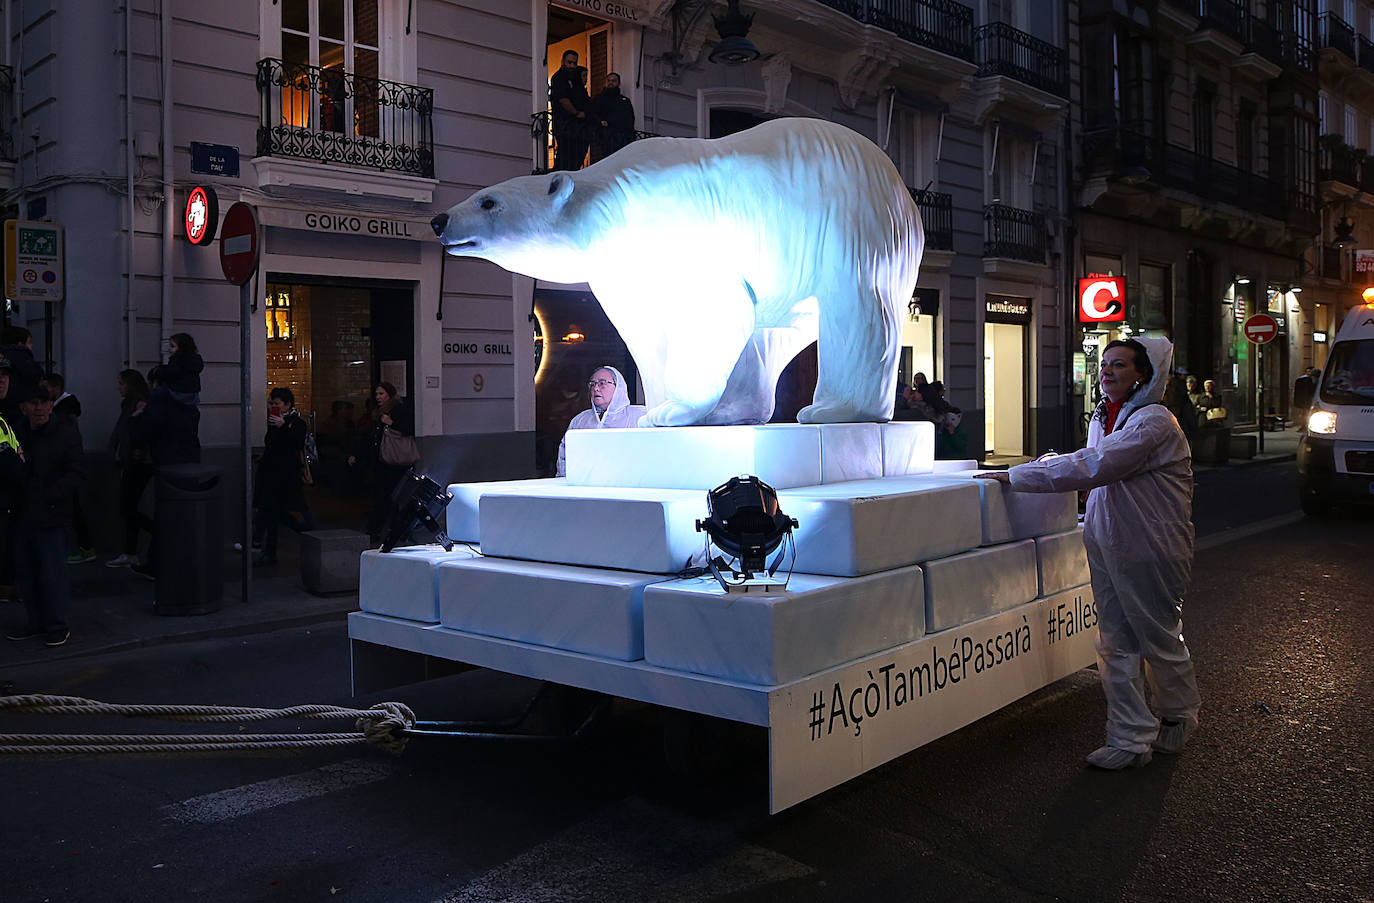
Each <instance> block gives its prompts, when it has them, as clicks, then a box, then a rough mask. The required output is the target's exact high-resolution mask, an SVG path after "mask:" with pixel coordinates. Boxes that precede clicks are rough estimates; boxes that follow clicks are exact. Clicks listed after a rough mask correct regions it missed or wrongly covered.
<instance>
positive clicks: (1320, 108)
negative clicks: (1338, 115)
mask: <svg viewBox="0 0 1374 903" xmlns="http://www.w3.org/2000/svg"><path fill="white" fill-rule="evenodd" d="M1329 106H1330V104H1329V103H1328V100H1327V96H1326V92H1325V91H1322V92H1321V93H1320V94H1318V95H1317V133H1318V134H1321V135H1329V134H1331V120H1330V118H1329V117H1328V116H1327V107H1329Z"/></svg>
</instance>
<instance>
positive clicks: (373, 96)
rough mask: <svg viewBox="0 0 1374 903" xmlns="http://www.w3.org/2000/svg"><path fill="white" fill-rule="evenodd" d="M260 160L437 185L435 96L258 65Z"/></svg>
mask: <svg viewBox="0 0 1374 903" xmlns="http://www.w3.org/2000/svg"><path fill="white" fill-rule="evenodd" d="M258 98H259V101H260V105H259V108H260V116H259V120H258V149H257V153H258V156H259V157H291V158H296V159H300V160H311V161H315V162H318V163H329V164H342V165H345V166H357V167H361V168H366V169H376V170H380V171H383V172H391V173H400V174H404V175H408V176H418V177H421V178H425V179H432V178H434V120H433V111H434V90H433V89H432V88H421V87H417V86H415V85H404V84H400V83H399V82H390V81H386V80H384V79H379V78H372V77H370V76H366V75H358V74H356V73H352V72H344V71H341V70H339V69H321V68H320V67H318V66H305V65H300V64H297V63H283V62H282V61H281V60H277V59H264V60H259V61H258Z"/></svg>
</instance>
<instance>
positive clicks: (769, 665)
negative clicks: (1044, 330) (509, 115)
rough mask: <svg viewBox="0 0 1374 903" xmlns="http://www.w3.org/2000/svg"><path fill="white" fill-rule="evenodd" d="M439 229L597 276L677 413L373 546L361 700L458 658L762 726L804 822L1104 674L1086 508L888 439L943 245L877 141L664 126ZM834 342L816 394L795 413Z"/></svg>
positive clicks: (800, 124)
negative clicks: (1069, 681) (929, 749)
mask: <svg viewBox="0 0 1374 903" xmlns="http://www.w3.org/2000/svg"><path fill="white" fill-rule="evenodd" d="M433 225H434V229H435V231H436V232H437V233H438V234H439V236H440V239H441V240H442V241H443V243H444V244H445V246H446V247H447V249H448V252H449V253H450V254H454V255H459V256H475V257H482V258H485V259H488V260H492V261H494V262H496V263H498V264H500V265H502V266H504V267H506V268H507V269H510V270H512V271H513V272H518V273H521V274H524V275H529V276H534V277H536V278H540V279H550V280H556V281H560V282H586V283H587V284H588V285H589V286H590V287H591V288H592V290H593V291H594V292H595V294H596V296H597V298H598V299H599V300H600V301H601V303H602V305H603V307H604V309H605V311H606V314H607V316H608V317H609V318H610V320H611V322H612V323H614V325H615V326H616V329H617V330H618V331H619V332H620V333H621V335H622V336H623V337H624V339H625V342H626V345H627V346H628V347H629V349H630V351H631V352H632V354H633V355H634V357H635V361H636V364H637V365H638V366H639V368H640V371H641V374H642V377H643V381H644V394H645V401H646V403H647V405H648V413H647V414H646V415H645V416H644V418H643V419H642V420H641V424H640V426H641V428H639V429H594V430H593V429H589V430H573V431H570V432H569V433H568V435H567V476H566V477H565V478H558V479H544V480H519V481H511V482H505V483H473V484H458V485H454V486H452V487H449V489H450V492H451V493H452V496H453V498H452V501H451V502H449V503H448V510H447V532H448V536H449V538H451V539H452V540H454V541H456V542H458V543H462V544H463V545H455V546H454V547H453V548H452V549H451V550H445V548H444V547H443V546H440V545H433V546H421V547H407V548H402V549H397V550H395V551H391V552H379V551H370V552H366V553H364V556H363V561H362V579H361V586H360V605H361V608H362V611H360V612H355V613H354V614H352V615H351V616H350V621H349V631H350V637H351V641H352V648H353V674H354V689H355V692H359V693H362V692H370V691H373V690H378V689H382V688H384V687H387V686H394V685H397V684H399V683H404V682H409V681H414V680H419V679H423V678H424V677H426V676H428V675H430V674H431V673H436V672H432V671H431V670H430V665H431V664H433V662H434V660H440V661H448V662H462V663H465V664H470V665H477V666H481V667H487V668H493V669H496V670H499V671H504V672H508V673H512V674H519V675H524V676H528V677H533V678H537V679H541V680H546V681H550V682H553V683H557V684H564V685H568V686H573V687H581V688H585V689H588V690H594V691H598V692H602V693H607V694H610V695H613V696H617V697H623V698H628V699H636V700H641V701H644V702H648V703H653V704H657V705H662V706H668V707H672V708H676V709H682V710H686V711H691V712H697V713H701V714H705V715H711V716H716V717H720V718H726V719H730V720H734V721H740V722H745V723H748V724H753V725H759V726H762V727H765V728H767V729H768V734H769V748H770V775H771V777H770V809H771V811H773V812H777V811H780V810H782V809H784V808H786V807H788V806H791V805H794V804H795V803H798V802H800V801H802V800H804V799H807V798H808V797H810V796H813V795H815V794H817V793H819V792H821V791H823V790H826V789H828V788H830V787H833V786H835V785H837V784H839V783H841V782H843V781H845V780H848V779H849V778H851V777H854V776H855V775H858V774H861V773H862V772H864V771H867V770H868V769H871V768H873V767H876V766H877V765H880V764H882V763H884V762H887V761H889V760H891V759H893V758H895V757H897V756H899V755H901V754H903V753H905V752H907V751H909V750H911V749H914V748H915V747H917V746H919V745H921V744H923V743H926V742H929V741H931V740H933V739H935V738H937V737H940V736H942V735H944V734H947V733H949V732H950V731H953V730H956V729H958V728H960V727H962V726H964V725H966V724H968V723H970V722H972V721H974V720H977V719H978V718H981V717H983V716H984V715H987V714H988V713H990V712H992V711H995V710H996V709H998V708H1000V707H1002V706H1004V705H1006V704H1007V703H1010V702H1012V701H1014V700H1016V699H1018V698H1020V697H1022V696H1024V695H1026V694H1027V693H1030V692H1033V691H1034V690H1037V689H1039V688H1041V687H1043V686H1045V685H1047V684H1049V683H1051V682H1053V681H1055V680H1058V679H1059V678H1061V677H1064V676H1066V675H1068V674H1070V673H1072V672H1074V671H1076V670H1078V669H1080V668H1082V667H1084V666H1086V665H1088V664H1089V663H1090V662H1091V661H1092V660H1093V642H1092V636H1093V633H1094V631H1093V629H1092V628H1093V627H1094V626H1095V623H1096V613H1095V606H1094V602H1093V598H1092V592H1091V589H1090V587H1089V586H1088V585H1087V583H1088V566H1087V559H1086V555H1085V553H1084V549H1083V542H1082V536H1081V532H1080V531H1079V529H1078V526H1077V503H1076V499H1075V497H1074V495H1073V494H1072V493H1060V494H1046V495H1035V494H1016V493H1013V492H1011V491H1010V489H1008V488H1006V487H1003V486H1002V485H1001V484H998V483H995V482H991V481H987V480H978V479H973V478H972V475H973V473H974V469H975V468H976V466H977V464H976V462H973V461H966V462H949V461H939V462H937V461H936V460H935V458H934V430H935V427H934V424H931V423H927V422H888V421H890V419H891V416H892V412H893V404H894V400H895V397H896V382H897V352H898V334H899V322H898V311H902V310H905V309H906V306H907V302H908V301H909V300H910V298H911V296H912V290H913V288H914V286H915V283H916V275H917V268H918V266H919V263H920V257H921V251H922V244H923V240H922V232H921V224H920V216H919V214H918V212H917V211H916V209H915V207H914V206H913V204H912V202H911V198H910V194H909V192H908V191H907V190H906V188H905V187H904V186H903V185H902V183H901V180H900V179H899V178H898V176H897V173H896V171H895V170H894V169H893V167H892V164H891V163H890V162H889V160H888V158H887V157H886V155H885V154H883V153H882V151H880V150H879V149H878V148H877V147H876V146H874V145H873V144H872V143H871V142H869V141H868V140H867V139H865V138H863V137H861V136H859V135H857V134H855V133H853V132H851V131H849V130H847V129H844V128H842V127H840V126H836V125H834V124H832V123H827V122H823V121H819V120H806V119H783V120H775V121H772V122H770V123H766V124H764V125H761V126H757V127H755V128H753V129H750V130H748V131H746V132H742V133H739V134H737V135H733V136H730V137H728V138H722V139H716V140H709V139H673V138H659V139H650V140H644V141H639V142H635V143H634V144H633V145H631V146H629V147H627V148H626V149H624V150H622V151H620V152H618V153H616V154H614V155H612V156H611V157H609V158H607V159H606V160H603V161H601V162H600V163H597V164H594V165H592V166H591V167H588V168H587V169H585V170H581V171H578V172H555V173H552V174H550V175H544V176H527V177H522V178H518V179H512V180H510V181H508V182H505V183H502V184H500V185H496V186H493V187H492V188H488V189H484V190H482V191H478V192H476V193H475V194H473V195H472V196H471V197H470V198H469V199H468V200H466V201H464V202H463V203H461V204H458V205H457V206H455V207H453V208H452V209H450V210H449V211H447V212H446V213H443V214H440V215H439V216H437V217H435V220H434V224H433ZM664 273H668V274H670V276H671V278H668V279H664V278H663V275H664ZM651 277H652V283H653V288H652V290H649V289H648V288H647V287H646V286H647V285H648V284H649V280H650V278H651ZM665 284H666V285H668V286H670V289H669V290H667V291H665V290H664V285H665ZM812 342H817V343H818V363H819V368H818V381H817V386H816V391H815V396H814V398H813V403H812V404H811V405H810V406H808V407H806V408H803V409H802V411H801V413H800V414H799V416H798V420H799V421H800V422H799V423H792V424H769V423H766V421H767V420H768V419H769V417H770V416H771V415H772V410H773V398H774V387H775V385H776V383H777V379H778V375H779V374H780V373H781V372H782V369H783V368H784V367H785V366H786V365H787V363H788V362H789V361H790V360H791V359H792V357H794V356H795V355H796V354H797V353H798V352H800V351H801V350H802V349H803V348H805V347H806V346H807V345H809V344H810V343H812ZM734 477H741V478H742V479H741V481H736V482H735V483H729V481H731V478H734ZM727 484H728V485H727ZM741 499H745V500H746V501H745V502H743V503H742V502H741ZM748 499H753V502H752V503H750V502H748ZM708 505H709V510H708ZM794 522H795V525H796V526H795V528H793V526H792V525H793V523H794ZM703 530H704V531H705V532H702V531H703ZM708 534H709V535H710V537H711V542H712V543H714V546H713V545H711V544H708V542H707V540H706V536H707V535H708ZM730 558H733V559H734V561H733V562H731V561H728V560H727V559H730ZM712 564H715V567H714V568H712V567H711V565H712ZM732 564H733V567H732V566H731V565H732Z"/></svg>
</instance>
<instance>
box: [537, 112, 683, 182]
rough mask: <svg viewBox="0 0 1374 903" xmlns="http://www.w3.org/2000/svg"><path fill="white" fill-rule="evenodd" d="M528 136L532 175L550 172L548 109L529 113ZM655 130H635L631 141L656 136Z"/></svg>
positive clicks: (551, 152) (551, 140) (551, 143)
mask: <svg viewBox="0 0 1374 903" xmlns="http://www.w3.org/2000/svg"><path fill="white" fill-rule="evenodd" d="M530 137H531V138H532V139H534V160H533V162H534V167H533V169H532V172H533V174H534V175H536V176H537V175H540V174H542V173H546V172H550V171H552V170H553V155H554V150H555V145H554V137H553V114H552V113H551V112H549V111H548V110H541V111H539V112H538V113H533V114H531V115H530ZM657 137H659V136H658V134H657V133H655V132H643V131H638V130H636V131H635V132H634V134H633V137H631V138H630V140H631V141H639V140H640V139H641V138H657Z"/></svg>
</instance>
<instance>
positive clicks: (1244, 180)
mask: <svg viewBox="0 0 1374 903" xmlns="http://www.w3.org/2000/svg"><path fill="white" fill-rule="evenodd" d="M1159 169H1160V174H1159V181H1160V184H1162V185H1167V186H1170V187H1173V188H1178V189H1181V190H1183V191H1187V192H1188V193H1189V194H1194V195H1197V196H1198V197H1200V198H1204V199H1206V200H1210V201H1217V202H1219V203H1224V204H1230V205H1232V206H1234V207H1239V208H1241V209H1242V210H1250V211H1253V212H1255V213H1259V214H1262V215H1264V216H1268V217H1272V218H1274V219H1278V220H1282V219H1284V216H1285V212H1286V211H1285V206H1284V196H1283V187H1282V186H1281V185H1280V184H1279V183H1278V182H1275V181H1273V180H1271V179H1268V178H1266V177H1264V176H1259V175H1255V174H1254V173H1251V172H1246V171H1245V170H1243V169H1237V168H1236V167H1234V166H1229V165H1227V164H1225V163H1222V162H1220V161H1218V160H1213V159H1212V158H1211V157H1204V156H1202V155H1201V154H1195V153H1193V152H1192V151H1190V150H1187V149H1185V148H1181V147H1178V146H1176V145H1173V144H1164V145H1162V146H1161V147H1160V167H1159Z"/></svg>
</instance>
